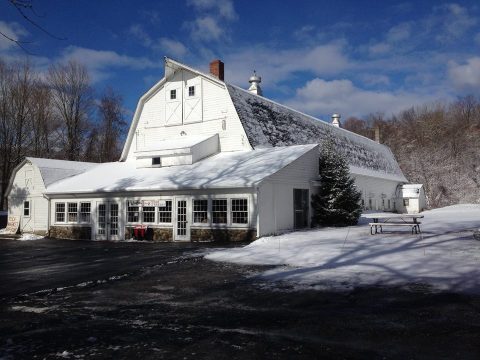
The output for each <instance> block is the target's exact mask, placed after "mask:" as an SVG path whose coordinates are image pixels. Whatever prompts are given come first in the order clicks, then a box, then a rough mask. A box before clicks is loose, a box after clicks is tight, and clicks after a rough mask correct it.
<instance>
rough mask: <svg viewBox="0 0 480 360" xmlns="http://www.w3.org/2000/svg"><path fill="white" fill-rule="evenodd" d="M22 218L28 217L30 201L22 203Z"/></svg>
mask: <svg viewBox="0 0 480 360" xmlns="http://www.w3.org/2000/svg"><path fill="white" fill-rule="evenodd" d="M23 216H30V201H24V202H23Z"/></svg>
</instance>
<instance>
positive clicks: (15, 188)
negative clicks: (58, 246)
mask: <svg viewBox="0 0 480 360" xmlns="http://www.w3.org/2000/svg"><path fill="white" fill-rule="evenodd" d="M44 191H45V185H44V183H43V179H42V175H41V174H40V170H39V169H38V167H37V166H35V165H33V164H31V163H30V162H26V163H25V164H24V165H23V166H22V167H21V168H20V169H18V171H17V173H16V174H14V179H13V185H12V190H11V192H10V195H9V197H8V213H9V214H11V215H18V216H20V230H21V231H22V232H23V231H24V232H34V231H35V232H38V231H47V230H48V200H47V199H45V198H44V197H43V193H44ZM24 201H29V202H30V216H24V215H23V203H24Z"/></svg>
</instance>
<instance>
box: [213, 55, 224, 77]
mask: <svg viewBox="0 0 480 360" xmlns="http://www.w3.org/2000/svg"><path fill="white" fill-rule="evenodd" d="M224 66H225V65H224V63H223V62H222V61H221V60H218V59H216V60H212V62H211V63H210V74H212V75H213V76H215V77H217V78H218V79H219V80H222V81H223V80H225V77H224Z"/></svg>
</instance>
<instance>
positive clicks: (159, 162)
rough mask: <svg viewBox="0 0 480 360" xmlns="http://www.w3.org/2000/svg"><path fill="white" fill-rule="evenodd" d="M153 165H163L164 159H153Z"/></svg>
mask: <svg viewBox="0 0 480 360" xmlns="http://www.w3.org/2000/svg"><path fill="white" fill-rule="evenodd" d="M152 165H162V159H161V158H159V157H154V158H152Z"/></svg>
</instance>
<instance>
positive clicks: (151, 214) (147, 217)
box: [142, 206, 155, 223]
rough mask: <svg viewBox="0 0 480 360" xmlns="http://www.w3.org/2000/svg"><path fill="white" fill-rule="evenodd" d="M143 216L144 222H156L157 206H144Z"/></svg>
mask: <svg viewBox="0 0 480 360" xmlns="http://www.w3.org/2000/svg"><path fill="white" fill-rule="evenodd" d="M142 217H143V222H144V223H154V222H155V206H144V207H143V209H142Z"/></svg>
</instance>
